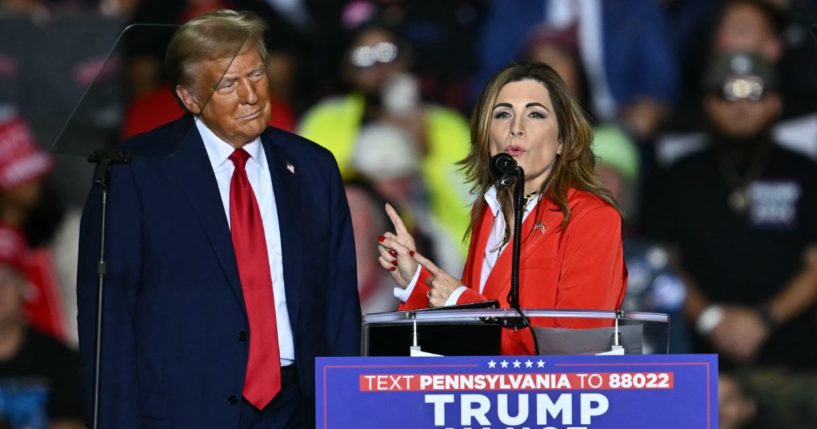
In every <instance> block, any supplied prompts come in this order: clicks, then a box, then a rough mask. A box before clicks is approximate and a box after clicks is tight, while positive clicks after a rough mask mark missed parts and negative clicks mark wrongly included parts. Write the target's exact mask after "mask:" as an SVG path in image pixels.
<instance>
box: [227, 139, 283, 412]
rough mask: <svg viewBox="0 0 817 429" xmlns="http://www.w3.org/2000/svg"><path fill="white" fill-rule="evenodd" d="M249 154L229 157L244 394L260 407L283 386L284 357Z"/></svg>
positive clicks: (231, 227) (235, 152)
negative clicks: (243, 311) (244, 345)
mask: <svg viewBox="0 0 817 429" xmlns="http://www.w3.org/2000/svg"><path fill="white" fill-rule="evenodd" d="M249 157H250V154H248V153H247V151H245V150H244V149H236V150H235V151H234V152H233V153H232V154H231V155H230V161H232V162H233V164H234V165H235V171H233V178H232V181H231V182H230V230H231V233H232V237H233V248H234V249H235V259H236V263H237V264H238V276H239V278H240V279H241V289H242V291H243V293H244V305H245V306H246V308H247V319H248V320H249V322H250V356H249V359H247V372H246V374H245V376H244V390H243V392H242V394H243V395H244V397H245V398H246V399H247V400H248V401H249V402H250V403H251V404H253V405H254V406H255V407H256V408H258V409H259V410H260V409H263V408H264V407H265V406H266V405H267V404H268V403H269V402H270V401H271V400H272V398H274V397H275V395H276V394H277V393H278V391H279V390H281V360H280V356H279V351H278V327H277V324H276V322H275V298H274V296H273V292H272V276H270V266H269V256H268V255H267V241H266V239H265V238H264V237H265V236H264V224H263V223H262V222H261V211H260V210H259V209H258V202H256V200H255V194H254V193H253V191H252V187H251V186H250V181H249V180H248V179H247V172H246V171H245V170H244V165H245V164H246V163H247V159H248V158H249Z"/></svg>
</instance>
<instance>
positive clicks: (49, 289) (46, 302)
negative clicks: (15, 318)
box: [0, 117, 66, 339]
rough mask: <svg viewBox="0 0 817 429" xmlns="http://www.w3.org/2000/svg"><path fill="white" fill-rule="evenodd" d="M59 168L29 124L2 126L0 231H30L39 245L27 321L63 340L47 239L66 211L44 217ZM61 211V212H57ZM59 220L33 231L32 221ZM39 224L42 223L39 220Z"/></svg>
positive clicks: (29, 259) (31, 258)
mask: <svg viewBox="0 0 817 429" xmlns="http://www.w3.org/2000/svg"><path fill="white" fill-rule="evenodd" d="M53 167H54V159H53V158H52V157H51V155H49V154H47V153H46V152H44V151H42V150H41V149H40V148H39V147H38V146H37V143H36V142H35V141H34V136H33V135H32V133H31V131H30V130H29V128H28V125H27V124H26V122H25V121H24V120H23V119H22V118H20V117H16V118H15V119H13V120H11V121H7V122H4V123H0V225H1V226H2V227H4V228H9V229H12V230H15V231H19V233H20V234H21V235H23V236H25V235H24V234H25V232H26V231H25V230H26V229H28V230H29V231H30V233H31V237H26V238H27V239H28V238H30V239H34V240H36V241H37V244H38V246H37V248H35V249H32V251H31V252H28V253H27V255H26V257H25V259H24V264H25V269H24V272H25V275H26V277H27V279H28V281H29V282H30V283H31V286H32V294H30V295H29V296H28V297H27V299H26V301H25V312H26V317H27V319H28V321H29V323H31V324H32V325H33V326H35V327H37V328H38V329H40V330H42V331H44V332H46V333H48V334H50V335H53V336H55V337H57V338H60V339H64V338H65V335H66V333H65V325H64V318H63V315H62V314H63V309H62V302H61V299H60V296H61V293H60V285H59V283H58V280H57V277H56V275H55V272H54V262H53V260H52V255H51V252H50V250H49V249H48V248H47V247H46V246H43V245H42V244H44V243H42V241H44V239H43V238H42V237H40V236H41V234H42V233H43V232H46V231H44V230H45V229H50V230H51V232H52V233H53V230H54V228H53V224H56V223H58V222H59V216H60V213H59V211H60V209H59V208H57V207H51V208H50V210H51V212H49V213H45V214H42V213H41V211H40V210H36V211H35V209H38V208H39V207H41V201H42V192H43V183H44V180H45V178H46V175H47V174H49V173H50V172H51V171H52V169H53ZM55 211H56V212H55ZM32 213H33V214H36V215H37V216H38V217H41V216H46V217H49V216H56V217H57V219H53V218H52V219H51V220H47V219H46V222H44V223H47V224H51V227H49V228H46V227H45V225H44V223H43V222H36V223H37V226H38V228H37V229H33V228H32V227H31V225H32V223H31V222H32V218H31V215H32ZM34 220H37V219H34Z"/></svg>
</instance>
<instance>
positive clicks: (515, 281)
mask: <svg viewBox="0 0 817 429" xmlns="http://www.w3.org/2000/svg"><path fill="white" fill-rule="evenodd" d="M489 167H490V168H491V172H492V173H493V174H494V176H495V177H496V178H497V182H498V186H509V185H510V184H511V183H513V179H514V178H516V186H515V187H514V192H513V208H514V210H513V218H514V222H513V255H512V259H511V261H512V262H511V267H512V268H511V291H510V293H508V304H509V305H510V306H511V308H513V309H514V310H516V312H517V313H519V318H506V319H505V327H507V328H511V329H514V330H518V329H520V328H524V327H527V326H529V325H530V321H528V318H527V316H525V313H524V312H523V311H522V309H521V308H520V306H519V260H520V253H521V241H522V211H523V210H524V207H523V202H522V193H523V191H524V189H525V171H524V170H523V169H522V167H519V166H518V165H517V163H516V160H515V159H514V158H513V157H512V156H510V155H508V154H507V153H505V152H502V153H499V154H496V155H494V156H492V157H491V160H490V165H489ZM534 345H535V347H536V349H537V353H538V349H539V346H538V344H536V339H535V337H534Z"/></svg>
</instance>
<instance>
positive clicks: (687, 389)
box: [316, 355, 718, 429]
mask: <svg viewBox="0 0 817 429" xmlns="http://www.w3.org/2000/svg"><path fill="white" fill-rule="evenodd" d="M717 376H718V361H717V356H716V355H641V356H636V355H628V356H493V357H492V356H478V357H477V356H467V357H421V358H408V357H366V358H318V359H317V366H316V392H317V404H316V405H317V407H316V408H317V422H318V426H317V427H318V428H319V429H347V428H355V429H367V428H372V429H375V428H376V429H382V428H384V427H388V428H393V429H401V428H405V429H416V428H446V429H524V428H527V429H620V428H629V429H640V428H644V429H647V428H649V429H655V428H662V429H690V428H695V429H716V428H717V427H718V408H717V400H718V381H717Z"/></svg>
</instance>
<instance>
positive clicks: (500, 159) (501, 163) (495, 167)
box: [489, 152, 518, 187]
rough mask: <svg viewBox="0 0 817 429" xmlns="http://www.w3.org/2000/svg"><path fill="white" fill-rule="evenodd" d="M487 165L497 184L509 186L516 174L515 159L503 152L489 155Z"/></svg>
mask: <svg viewBox="0 0 817 429" xmlns="http://www.w3.org/2000/svg"><path fill="white" fill-rule="evenodd" d="M489 167H490V168H491V173H493V175H494V176H495V177H496V178H497V179H498V181H499V186H503V187H504V186H509V185H510V184H511V181H512V180H513V178H514V176H515V175H516V169H517V168H518V167H517V166H516V160H515V159H513V157H512V156H510V155H508V154H507V153H505V152H502V153H498V154H496V155H494V156H492V157H491V160H490V163H489Z"/></svg>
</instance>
